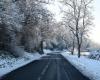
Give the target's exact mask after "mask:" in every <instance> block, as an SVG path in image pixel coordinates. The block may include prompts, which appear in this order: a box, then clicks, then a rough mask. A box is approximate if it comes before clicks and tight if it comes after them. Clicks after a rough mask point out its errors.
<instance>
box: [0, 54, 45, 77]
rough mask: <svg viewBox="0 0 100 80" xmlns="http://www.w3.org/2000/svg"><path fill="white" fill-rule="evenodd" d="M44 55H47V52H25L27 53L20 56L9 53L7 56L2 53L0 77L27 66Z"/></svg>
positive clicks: (0, 57)
mask: <svg viewBox="0 0 100 80" xmlns="http://www.w3.org/2000/svg"><path fill="white" fill-rule="evenodd" d="M42 56H45V54H44V55H40V54H39V53H27V52H25V55H24V56H23V57H19V58H14V57H11V56H9V55H8V56H7V55H3V54H2V55H1V56H0V77H2V76H3V75H5V74H7V73H9V72H11V71H13V70H15V69H17V68H20V67H22V66H25V65H27V64H29V63H31V62H32V61H34V60H38V59H40V58H41V57H42Z"/></svg>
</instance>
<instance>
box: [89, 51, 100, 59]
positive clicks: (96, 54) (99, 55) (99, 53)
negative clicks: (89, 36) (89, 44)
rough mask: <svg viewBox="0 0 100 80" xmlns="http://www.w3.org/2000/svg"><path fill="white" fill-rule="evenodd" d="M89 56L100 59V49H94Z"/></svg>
mask: <svg viewBox="0 0 100 80" xmlns="http://www.w3.org/2000/svg"><path fill="white" fill-rule="evenodd" d="M88 57H89V58H90V59H95V60H100V50H96V51H92V52H91V53H90V55H89V56H88Z"/></svg>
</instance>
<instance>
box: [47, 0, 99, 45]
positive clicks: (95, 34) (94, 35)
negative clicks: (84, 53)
mask: <svg viewBox="0 0 100 80" xmlns="http://www.w3.org/2000/svg"><path fill="white" fill-rule="evenodd" d="M47 7H48V9H49V10H50V11H51V12H52V13H53V14H54V15H55V18H56V19H57V21H60V20H61V17H62V16H63V14H61V13H62V11H61V10H60V8H61V7H63V5H61V4H60V3H58V2H57V0H55V3H54V2H53V3H52V4H50V5H47ZM93 7H94V10H93V16H94V21H93V22H94V27H93V28H92V30H91V32H90V37H89V38H90V39H91V40H92V41H94V42H96V43H99V44H100V25H99V24H100V22H99V21H100V0H94V2H93Z"/></svg>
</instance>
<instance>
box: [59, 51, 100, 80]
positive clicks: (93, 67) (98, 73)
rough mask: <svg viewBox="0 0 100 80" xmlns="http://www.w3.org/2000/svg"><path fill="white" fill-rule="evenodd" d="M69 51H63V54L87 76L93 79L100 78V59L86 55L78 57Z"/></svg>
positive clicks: (98, 79)
mask: <svg viewBox="0 0 100 80" xmlns="http://www.w3.org/2000/svg"><path fill="white" fill-rule="evenodd" d="M68 53H69V52H62V53H61V54H62V55H63V56H64V57H65V58H66V59H67V60H68V61H69V62H70V63H71V64H72V65H74V66H75V67H76V68H77V69H78V70H79V71H80V72H82V73H83V74H84V75H85V76H87V77H89V78H90V79H91V80H100V61H97V60H92V59H89V58H87V57H85V56H82V57H81V58H78V57H77V56H75V55H69V54H68Z"/></svg>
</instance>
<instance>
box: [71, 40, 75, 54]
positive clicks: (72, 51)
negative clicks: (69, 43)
mask: <svg viewBox="0 0 100 80" xmlns="http://www.w3.org/2000/svg"><path fill="white" fill-rule="evenodd" d="M74 47H75V42H74V40H73V47H72V50H71V54H72V55H73V54H74Z"/></svg>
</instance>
